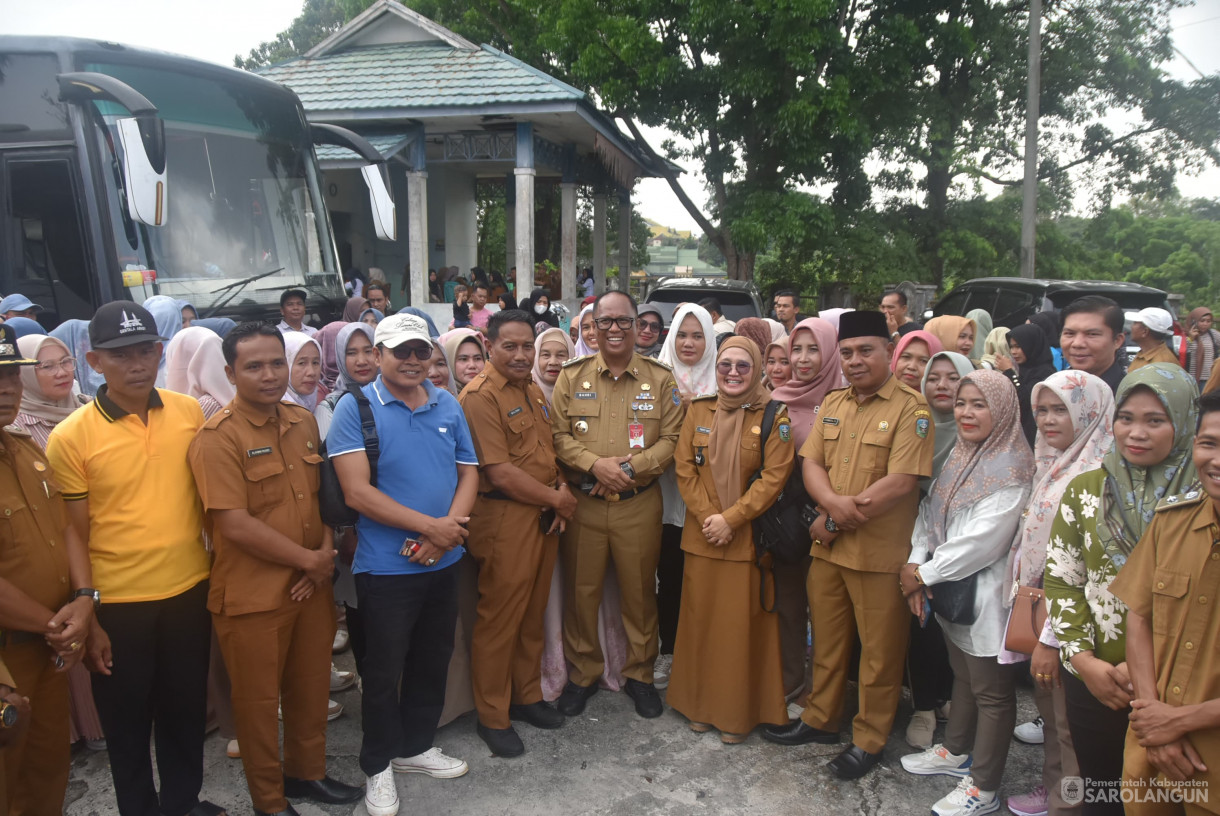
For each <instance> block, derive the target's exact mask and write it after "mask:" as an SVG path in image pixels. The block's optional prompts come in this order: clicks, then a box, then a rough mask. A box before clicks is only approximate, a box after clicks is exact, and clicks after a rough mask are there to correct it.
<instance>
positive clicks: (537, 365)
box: [534, 329, 576, 405]
mask: <svg viewBox="0 0 1220 816" xmlns="http://www.w3.org/2000/svg"><path fill="white" fill-rule="evenodd" d="M547 343H562V344H563V347H564V348H566V349H567V350H568V359H569V360H571V359H572V358H573V357H575V356H576V348H575V346H574V345H573V344H572V338H571V336H570V335H569V334H568V333H567V332H566V331H564V330H563V329H547V330H546V331H544V332H543V333H542V334H540V335H538V339H537V340H535V341H534V382H535V383H536V384H537V386H538V387H539V388H541V389H542V396H544V397H546V404H547V405H550V404H551V396H552V395H553V394H554V393H555V386H554V385H547V383H546V380H544V379H542V347H543V346H544V345H546V344H547Z"/></svg>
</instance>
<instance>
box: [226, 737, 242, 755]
mask: <svg viewBox="0 0 1220 816" xmlns="http://www.w3.org/2000/svg"><path fill="white" fill-rule="evenodd" d="M225 756H227V757H228V758H229V759H241V745H239V744H238V743H237V740H235V739H231V740H229V744H228V745H226V746H225Z"/></svg>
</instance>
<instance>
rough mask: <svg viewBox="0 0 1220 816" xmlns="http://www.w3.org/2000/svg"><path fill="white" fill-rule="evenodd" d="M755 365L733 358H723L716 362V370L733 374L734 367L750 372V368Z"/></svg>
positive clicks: (744, 372)
mask: <svg viewBox="0 0 1220 816" xmlns="http://www.w3.org/2000/svg"><path fill="white" fill-rule="evenodd" d="M753 367H754V364H753V363H749V362H740V361H733V360H721V361H720V362H718V363H716V370H717V371H719V372H720V373H721V374H731V373H732V372H733V370H734V369H736V370H737V371H738V372H740V373H742V374H749V373H750V369H751V368H753Z"/></svg>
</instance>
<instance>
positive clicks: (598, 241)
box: [593, 192, 606, 295]
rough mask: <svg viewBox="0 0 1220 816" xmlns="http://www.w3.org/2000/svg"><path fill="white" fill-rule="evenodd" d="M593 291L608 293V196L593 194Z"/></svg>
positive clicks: (600, 193)
mask: <svg viewBox="0 0 1220 816" xmlns="http://www.w3.org/2000/svg"><path fill="white" fill-rule="evenodd" d="M593 291H594V292H595V293H596V294H599V295H600V294H601V293H602V292H604V291H606V194H605V193H602V192H597V193H594V194H593Z"/></svg>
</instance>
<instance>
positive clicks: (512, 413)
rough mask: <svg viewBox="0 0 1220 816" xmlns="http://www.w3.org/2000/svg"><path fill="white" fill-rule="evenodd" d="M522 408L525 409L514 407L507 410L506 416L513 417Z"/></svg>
mask: <svg viewBox="0 0 1220 816" xmlns="http://www.w3.org/2000/svg"><path fill="white" fill-rule="evenodd" d="M524 410H525V409H524V408H514V409H513V410H511V411H509V412H508V418H509V419H512V418H513V417H515V416H516V415H517V414H519V413H521V412H522V411H524Z"/></svg>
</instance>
